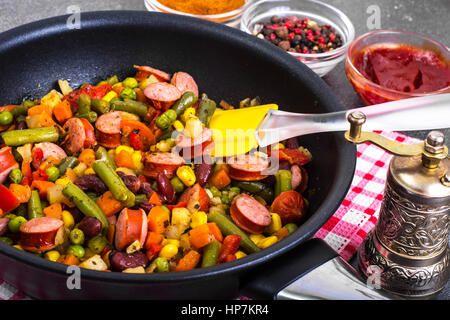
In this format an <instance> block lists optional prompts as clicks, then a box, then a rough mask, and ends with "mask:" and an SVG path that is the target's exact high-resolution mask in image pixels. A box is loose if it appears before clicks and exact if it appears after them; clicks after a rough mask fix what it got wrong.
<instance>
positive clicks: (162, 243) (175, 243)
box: [161, 239, 180, 248]
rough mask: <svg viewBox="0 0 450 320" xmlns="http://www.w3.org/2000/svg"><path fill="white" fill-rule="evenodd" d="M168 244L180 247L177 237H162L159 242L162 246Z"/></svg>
mask: <svg viewBox="0 0 450 320" xmlns="http://www.w3.org/2000/svg"><path fill="white" fill-rule="evenodd" d="M168 244H173V245H174V246H176V247H177V248H179V247H180V240H177V239H164V240H163V241H162V242H161V245H162V246H163V247H164V246H166V245H168Z"/></svg>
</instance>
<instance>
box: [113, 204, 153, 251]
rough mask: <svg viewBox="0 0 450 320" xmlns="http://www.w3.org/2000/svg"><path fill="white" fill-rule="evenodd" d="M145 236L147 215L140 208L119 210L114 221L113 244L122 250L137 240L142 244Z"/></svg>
mask: <svg viewBox="0 0 450 320" xmlns="http://www.w3.org/2000/svg"><path fill="white" fill-rule="evenodd" d="M146 237H147V215H146V214H145V211H144V210H142V209H138V210H131V209H128V208H125V209H123V210H122V212H120V214H119V218H118V219H117V223H116V235H115V240H114V243H115V246H116V248H117V250H123V249H125V248H126V247H127V246H129V245H130V244H131V243H133V242H134V241H136V240H138V241H139V242H140V243H141V245H142V246H143V245H144V242H145V239H146Z"/></svg>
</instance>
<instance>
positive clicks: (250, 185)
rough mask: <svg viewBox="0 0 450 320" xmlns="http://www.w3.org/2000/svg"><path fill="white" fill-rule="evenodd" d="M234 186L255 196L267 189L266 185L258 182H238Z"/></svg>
mask: <svg viewBox="0 0 450 320" xmlns="http://www.w3.org/2000/svg"><path fill="white" fill-rule="evenodd" d="M233 185H235V186H236V187H239V188H241V189H243V190H245V191H248V192H250V193H254V194H258V193H260V192H261V191H263V190H264V189H266V188H267V186H266V185H265V184H264V183H262V182H257V181H238V182H236V183H234V184H233Z"/></svg>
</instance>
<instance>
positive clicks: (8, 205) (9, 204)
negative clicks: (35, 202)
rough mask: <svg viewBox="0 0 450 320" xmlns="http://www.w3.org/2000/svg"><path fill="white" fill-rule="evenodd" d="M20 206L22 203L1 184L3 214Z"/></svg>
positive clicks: (0, 207)
mask: <svg viewBox="0 0 450 320" xmlns="http://www.w3.org/2000/svg"><path fill="white" fill-rule="evenodd" d="M19 205H20V202H19V200H18V199H17V198H16V196H15V195H14V194H13V193H12V192H11V191H9V189H8V188H7V187H5V186H4V185H2V184H0V209H2V210H3V212H9V211H11V210H14V209H15V208H17V207H18V206H19Z"/></svg>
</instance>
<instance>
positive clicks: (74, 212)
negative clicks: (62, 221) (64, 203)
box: [67, 207, 84, 223]
mask: <svg viewBox="0 0 450 320" xmlns="http://www.w3.org/2000/svg"><path fill="white" fill-rule="evenodd" d="M67 211H69V212H70V214H71V215H72V217H73V220H74V221H75V223H78V222H80V221H81V220H82V219H83V218H84V213H83V212H81V211H80V209H78V208H77V207H73V208H68V209H67Z"/></svg>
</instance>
